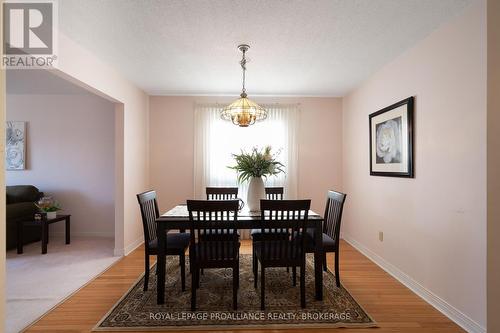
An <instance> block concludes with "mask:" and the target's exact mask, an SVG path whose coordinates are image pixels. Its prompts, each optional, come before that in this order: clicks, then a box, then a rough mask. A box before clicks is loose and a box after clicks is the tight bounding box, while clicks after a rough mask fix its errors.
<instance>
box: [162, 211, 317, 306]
mask: <svg viewBox="0 0 500 333" xmlns="http://www.w3.org/2000/svg"><path fill="white" fill-rule="evenodd" d="M235 223H236V224H237V228H238V229H258V228H262V227H265V228H277V227H280V226H283V224H282V221H279V220H277V221H276V220H275V221H269V220H265V221H263V220H262V218H261V213H260V212H251V211H249V210H247V209H243V210H241V211H240V212H238V216H237V220H236V222H235ZM156 225H157V235H158V253H157V265H158V271H157V275H158V276H157V281H158V283H157V287H156V288H157V296H156V297H157V298H156V302H157V304H164V303H165V278H166V276H165V275H166V269H165V268H166V260H167V256H166V255H165V253H166V251H165V249H166V248H167V232H169V231H175V230H178V231H181V232H183V231H185V230H189V227H190V222H189V212H188V210H187V205H186V204H181V205H177V206H175V207H174V208H172V209H170V210H169V211H167V212H165V213H164V214H162V215H160V216H159V217H158V218H157V219H156ZM305 226H306V227H307V228H311V229H314V280H315V283H314V285H315V294H316V300H318V301H321V300H323V267H322V266H323V227H322V226H323V217H322V216H321V215H319V214H317V213H315V212H314V211H309V213H308V218H307V220H306V221H305Z"/></svg>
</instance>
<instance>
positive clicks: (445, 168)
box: [343, 1, 486, 331]
mask: <svg viewBox="0 0 500 333" xmlns="http://www.w3.org/2000/svg"><path fill="white" fill-rule="evenodd" d="M485 22H486V17H485V6H484V1H479V2H477V3H475V4H474V5H473V6H472V7H471V8H469V9H467V10H466V12H465V13H464V14H463V15H461V16H460V17H457V18H455V19H454V20H453V21H451V22H450V23H448V24H446V25H443V26H442V27H440V28H439V29H438V30H437V31H435V32H434V33H432V34H431V35H430V36H428V37H427V38H426V39H425V40H423V41H422V42H420V43H418V44H417V45H416V46H414V47H413V48H412V49H410V50H408V51H407V52H405V53H404V54H403V55H401V56H400V57H398V58H397V59H396V60H394V61H393V62H391V63H390V64H388V65H387V66H385V67H384V68H383V69H382V70H380V71H379V72H378V73H376V74H375V75H373V76H372V77H371V78H370V79H369V80H367V81H366V82H365V83H364V84H363V85H362V86H360V87H359V88H357V89H356V90H355V91H353V92H351V93H350V94H349V95H347V96H346V97H345V98H344V101H343V111H344V127H343V130H344V154H343V185H344V190H345V191H346V193H348V199H347V204H346V210H345V221H344V226H343V227H344V228H343V233H344V237H345V238H346V239H348V240H349V241H351V242H352V243H353V244H355V245H356V246H357V247H358V248H360V249H362V250H363V251H364V252H365V253H367V254H368V255H370V256H372V258H375V259H377V260H378V261H379V263H382V264H383V265H384V266H385V268H389V270H392V271H393V272H396V273H397V274H400V276H402V277H403V279H405V280H406V281H407V282H408V281H410V282H409V283H410V284H412V285H413V286H414V287H415V288H416V289H419V288H420V290H421V291H422V290H423V291H424V293H425V292H427V291H428V292H429V293H430V294H426V295H425V296H426V298H427V300H428V301H431V302H433V303H434V304H437V305H439V306H441V307H442V308H443V307H444V308H446V311H447V312H448V315H450V316H451V317H453V319H454V320H457V321H458V322H460V323H461V324H462V325H465V326H467V327H469V328H471V329H473V330H474V331H481V330H482V329H483V328H484V327H485V325H486V285H485V280H486V103H485V100H486V32H485ZM409 96H415V99H416V107H415V123H416V127H415V141H416V142H415V151H416V155H415V161H416V164H415V170H416V178H415V179H398V178H386V177H373V176H370V175H369V162H368V160H369V156H368V143H369V138H368V115H369V114H370V113H372V112H374V111H377V110H379V109H381V108H383V107H385V106H388V105H390V104H392V103H394V102H397V101H399V100H401V99H403V98H406V97H409ZM379 231H383V232H384V240H383V242H380V241H379V240H378V232H379Z"/></svg>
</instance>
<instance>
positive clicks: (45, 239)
mask: <svg viewBox="0 0 500 333" xmlns="http://www.w3.org/2000/svg"><path fill="white" fill-rule="evenodd" d="M70 218H71V215H57V217H56V218H54V219H47V218H46V217H44V218H42V220H40V221H34V220H33V221H24V222H20V223H18V224H17V253H18V254H21V253H23V229H24V226H41V238H42V254H46V253H47V244H48V243H49V224H52V223H56V222H60V221H65V224H66V244H69V243H70V241H71V239H70V223H71V222H70V221H71V220H70Z"/></svg>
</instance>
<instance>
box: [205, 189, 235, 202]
mask: <svg viewBox="0 0 500 333" xmlns="http://www.w3.org/2000/svg"><path fill="white" fill-rule="evenodd" d="M206 193H207V200H232V199H236V198H238V188H237V187H207V188H206Z"/></svg>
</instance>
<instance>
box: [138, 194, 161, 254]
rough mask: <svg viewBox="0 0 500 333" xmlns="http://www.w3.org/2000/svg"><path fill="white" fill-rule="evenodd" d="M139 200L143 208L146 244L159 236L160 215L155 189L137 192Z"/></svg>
mask: <svg viewBox="0 0 500 333" xmlns="http://www.w3.org/2000/svg"><path fill="white" fill-rule="evenodd" d="M137 201H138V202H139V206H140V209H141V217H142V226H143V229H144V242H145V243H146V246H148V245H149V242H151V241H153V240H155V239H156V238H157V233H156V219H157V218H158V216H159V215H160V213H159V210H158V202H157V200H156V192H155V191H147V192H143V193H139V194H137Z"/></svg>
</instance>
